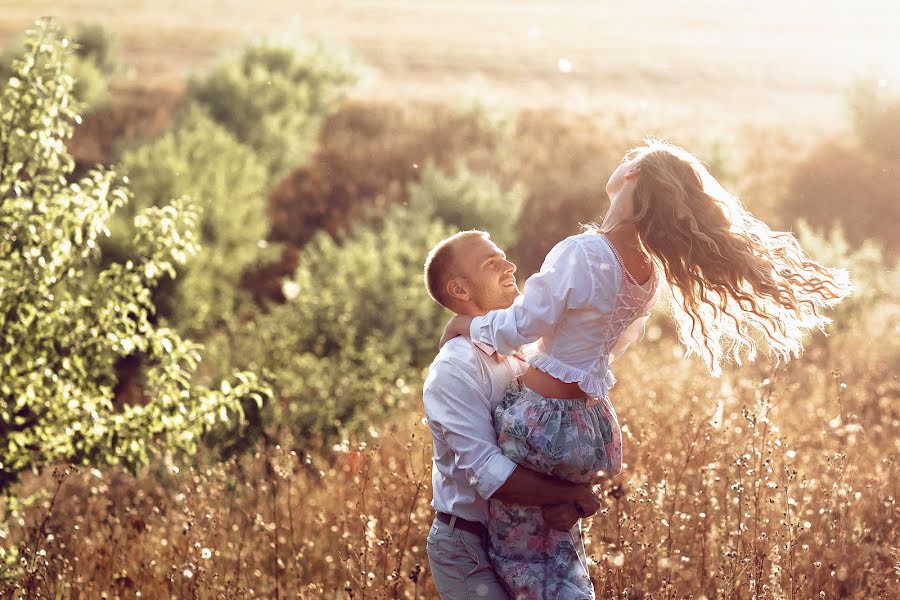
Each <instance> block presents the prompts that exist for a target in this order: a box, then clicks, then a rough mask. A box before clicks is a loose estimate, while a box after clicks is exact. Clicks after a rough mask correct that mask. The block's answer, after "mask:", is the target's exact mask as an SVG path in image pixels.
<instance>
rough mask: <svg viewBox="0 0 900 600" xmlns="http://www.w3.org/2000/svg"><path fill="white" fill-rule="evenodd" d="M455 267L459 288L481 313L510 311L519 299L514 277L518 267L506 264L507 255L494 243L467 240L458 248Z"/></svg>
mask: <svg viewBox="0 0 900 600" xmlns="http://www.w3.org/2000/svg"><path fill="white" fill-rule="evenodd" d="M455 263H456V265H455V266H456V272H458V273H460V277H458V280H459V284H460V285H461V286H463V287H464V288H465V289H466V290H467V291H468V292H469V296H470V300H471V302H472V303H473V304H475V306H477V308H478V309H479V310H480V311H482V313H486V312H488V311H490V310H495V309H503V308H508V307H509V305H511V304H512V303H513V300H515V299H516V297H517V296H518V295H519V286H518V284H517V283H516V278H515V277H514V276H513V273H515V272H516V265H514V264H513V263H511V262H510V261H508V260H506V253H505V252H503V250H501V249H500V248H498V247H497V244H495V243H494V242H493V241H491V240H489V239H484V238H481V237H478V238H471V239H467V240H465V242H464V243H462V244H460V246H459V247H458V248H456V253H455Z"/></svg>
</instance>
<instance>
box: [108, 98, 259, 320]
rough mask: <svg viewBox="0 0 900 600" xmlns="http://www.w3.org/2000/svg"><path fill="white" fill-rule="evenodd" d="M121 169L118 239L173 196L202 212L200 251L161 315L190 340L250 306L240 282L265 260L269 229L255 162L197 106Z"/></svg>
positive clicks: (121, 242) (123, 246)
mask: <svg viewBox="0 0 900 600" xmlns="http://www.w3.org/2000/svg"><path fill="white" fill-rule="evenodd" d="M122 169H123V170H124V171H125V173H127V175H128V179H129V184H130V187H131V189H132V190H133V192H134V195H135V202H134V203H133V204H132V206H131V207H129V208H128V210H127V211H124V212H123V214H122V215H121V220H122V221H123V222H122V225H123V227H122V228H121V230H122V231H123V232H127V227H125V225H126V223H125V222H124V221H128V220H130V219H131V217H132V215H133V213H134V212H135V211H137V210H140V209H142V208H144V207H148V206H164V205H165V204H166V203H167V202H169V199H170V198H172V197H174V196H175V195H176V194H183V195H185V196H187V197H189V198H190V199H191V200H192V201H193V202H194V203H195V205H196V206H197V207H198V209H199V210H200V211H201V218H200V227H199V232H200V236H199V239H198V242H199V244H200V250H199V252H198V253H197V256H196V257H195V258H194V260H192V261H191V264H190V265H189V266H187V267H186V268H183V269H179V276H178V279H177V280H176V281H174V282H170V283H169V284H168V285H167V286H166V289H165V291H164V293H163V294H158V295H157V302H158V305H159V308H160V310H161V312H162V314H164V315H165V316H167V317H169V318H170V319H171V320H172V321H173V323H174V324H175V325H176V326H177V328H178V330H179V331H181V332H183V333H186V334H190V335H194V336H205V335H207V334H209V332H211V331H213V330H215V329H216V328H217V327H220V326H223V325H227V324H228V323H230V322H231V321H232V320H233V318H234V316H235V315H236V314H237V312H238V311H239V310H240V307H241V306H243V305H244V304H245V303H246V301H247V300H248V295H247V294H246V293H245V292H243V291H241V290H240V288H239V285H238V284H239V281H240V277H241V274H242V273H243V272H244V271H245V270H246V269H247V268H249V267H251V266H253V265H255V264H256V263H257V262H258V261H260V260H263V259H264V258H265V257H266V256H267V254H268V253H267V252H266V253H264V252H263V251H262V250H261V249H260V241H261V240H263V239H264V238H265V235H266V232H267V229H268V220H267V217H266V213H265V194H264V189H265V184H266V179H267V174H266V169H265V167H264V166H263V164H262V163H261V162H260V161H259V160H258V159H257V157H256V154H255V153H254V152H253V151H252V150H251V149H250V148H248V147H247V146H245V145H243V144H241V143H240V142H238V141H237V140H236V139H235V138H234V136H233V135H232V134H231V133H229V132H228V131H227V130H226V129H225V128H223V127H222V126H220V125H218V124H216V123H215V122H214V121H213V120H212V119H210V118H209V117H208V116H207V115H206V114H205V112H204V111H203V110H202V109H200V108H199V107H196V106H195V107H191V108H190V109H189V110H188V111H187V112H186V114H185V115H184V117H183V118H182V120H181V123H180V125H179V126H178V127H177V128H176V129H175V130H174V131H171V132H169V133H168V134H166V135H164V136H163V137H161V138H160V139H158V140H157V141H155V142H154V143H152V144H150V145H147V146H143V147H141V148H138V149H136V150H133V151H130V152H127V153H126V154H125V155H124V156H123V158H122ZM127 240H128V236H127V234H126V235H124V237H122V236H120V237H119V238H117V239H114V240H113V241H112V243H111V244H110V245H111V247H113V248H116V247H118V249H117V250H115V251H116V252H118V253H121V252H125V253H127V252H129V251H130V249H129V248H128V247H127Z"/></svg>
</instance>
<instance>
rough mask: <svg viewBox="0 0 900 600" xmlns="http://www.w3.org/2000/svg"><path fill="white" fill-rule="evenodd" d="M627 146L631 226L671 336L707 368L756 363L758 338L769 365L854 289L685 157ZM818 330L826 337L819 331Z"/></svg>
mask: <svg viewBox="0 0 900 600" xmlns="http://www.w3.org/2000/svg"><path fill="white" fill-rule="evenodd" d="M644 143H645V145H644V146H641V147H638V148H635V149H634V150H632V151H630V152H629V153H628V154H627V155H626V157H625V159H626V160H627V161H635V163H634V164H635V168H636V169H637V171H638V176H637V182H636V187H635V189H634V212H633V219H631V221H632V222H633V224H634V226H635V228H636V229H637V234H638V237H639V239H640V241H641V243H642V244H643V245H644V246H645V247H646V248H647V250H648V251H649V252H650V253H651V254H652V255H653V256H654V257H655V258H656V259H657V260H658V261H659V263H660V264H661V265H662V268H663V270H664V273H665V278H666V281H667V282H668V283H669V287H670V289H671V291H672V296H673V303H672V312H673V316H674V318H675V323H676V329H677V331H678V337H679V339H680V340H681V342H682V343H683V344H684V345H685V347H686V348H687V350H688V355H690V354H699V355H700V356H701V357H702V358H703V360H704V361H705V362H706V364H707V366H708V367H709V369H710V371H711V372H712V374H713V375H714V376H716V377H718V376H719V375H720V374H721V361H722V359H723V358H725V359H726V360H728V359H733V360H734V362H736V363H737V364H739V365H740V364H742V363H741V354H742V351H743V350H746V351H747V359H748V360H750V361H753V360H755V358H756V354H757V346H758V340H757V339H756V338H761V339H762V340H764V341H765V342H766V343H767V345H768V347H769V349H770V352H771V354H773V355H774V356H775V358H776V365H777V364H779V363H780V362H781V361H782V360H784V361H785V362H787V361H789V360H790V359H791V357H792V356H799V355H800V353H801V351H802V350H803V344H802V341H803V335H804V334H805V333H806V332H807V331H808V330H810V329H812V328H814V327H815V328H818V329H819V330H820V331H822V332H823V333H824V332H825V326H826V325H827V324H829V323H830V322H831V319H829V318H828V317H826V316H824V315H822V314H821V313H820V310H821V309H822V308H823V307H833V306H835V305H836V304H838V303H839V302H840V301H841V300H842V299H843V298H844V297H846V296H847V295H849V294H850V293H851V291H852V289H853V287H852V285H851V283H850V277H849V274H848V273H847V271H845V270H843V269H836V268H828V267H825V266H822V265H820V264H819V263H817V262H815V261H814V260H812V259H811V258H809V257H808V256H807V255H806V254H805V253H804V252H803V250H802V249H801V248H800V245H799V244H798V242H797V240H796V238H795V237H794V236H793V235H792V234H791V233H789V232H784V231H772V230H771V229H769V227H768V226H767V225H766V224H765V223H763V222H762V221H760V220H759V219H757V218H755V217H754V216H753V215H751V214H750V213H749V212H748V211H747V210H746V209H745V208H744V207H743V206H742V205H741V202H740V201H739V200H738V199H737V198H736V197H734V196H733V195H731V194H729V193H728V192H727V191H725V189H724V188H723V187H722V186H721V185H719V182H718V181H716V180H715V178H714V177H713V176H712V175H710V174H709V171H707V169H706V168H705V167H704V166H703V164H702V163H701V162H700V161H699V160H698V159H697V158H696V157H694V156H693V155H692V154H690V153H689V152H687V151H685V150H683V149H682V148H679V147H677V146H673V145H671V144H668V143H666V142H663V141H660V140H656V139H652V138H651V139H646V140H644ZM826 335H827V334H826Z"/></svg>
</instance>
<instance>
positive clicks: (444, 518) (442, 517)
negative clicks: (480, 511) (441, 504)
mask: <svg viewBox="0 0 900 600" xmlns="http://www.w3.org/2000/svg"><path fill="white" fill-rule="evenodd" d="M435 516H436V517H437V520H438V521H440V522H441V523H443V524H445V525H449V524H450V521H451V520H452V519H453V515H448V514H447V513H444V512H436V513H435ZM453 527H454V528H455V529H462V530H463V531H468V532H469V533H474V534H475V535H478V536H482V537H483V536H486V535H487V527H485V526H484V525H482V524H481V523H477V522H475V521H467V520H465V519H463V518H461V517H456V523H455V524H454V525H453Z"/></svg>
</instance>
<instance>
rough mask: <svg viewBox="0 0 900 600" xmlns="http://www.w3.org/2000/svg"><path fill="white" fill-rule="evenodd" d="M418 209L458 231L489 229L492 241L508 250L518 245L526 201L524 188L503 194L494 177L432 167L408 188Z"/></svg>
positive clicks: (461, 167) (462, 170)
mask: <svg viewBox="0 0 900 600" xmlns="http://www.w3.org/2000/svg"><path fill="white" fill-rule="evenodd" d="M408 193H409V202H410V205H411V206H414V207H415V210H417V211H422V212H425V213H427V214H428V215H430V216H431V217H432V218H433V219H437V220H439V221H443V222H445V223H450V224H452V225H453V226H454V227H457V228H458V229H482V230H488V231H489V233H490V234H491V238H492V239H493V240H494V241H496V242H497V243H498V244H500V245H501V246H504V247H506V248H509V247H510V246H511V245H513V244H515V243H516V235H517V232H516V225H517V223H518V220H519V214H520V213H521V212H522V203H523V201H524V198H525V193H524V189H523V188H522V187H521V186H517V187H514V188H513V189H512V190H509V191H504V190H502V189H501V188H500V184H499V183H497V181H495V180H494V179H492V178H491V177H488V176H486V175H480V174H477V173H473V172H471V171H469V170H468V169H467V168H466V167H465V166H463V165H459V166H457V170H456V172H455V173H453V174H446V173H444V172H442V171H440V170H439V169H437V168H435V167H434V165H433V164H429V165H428V166H427V167H426V168H425V170H424V171H423V172H422V178H421V179H420V180H419V181H418V182H414V183H412V184H410V185H409V186H408Z"/></svg>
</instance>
